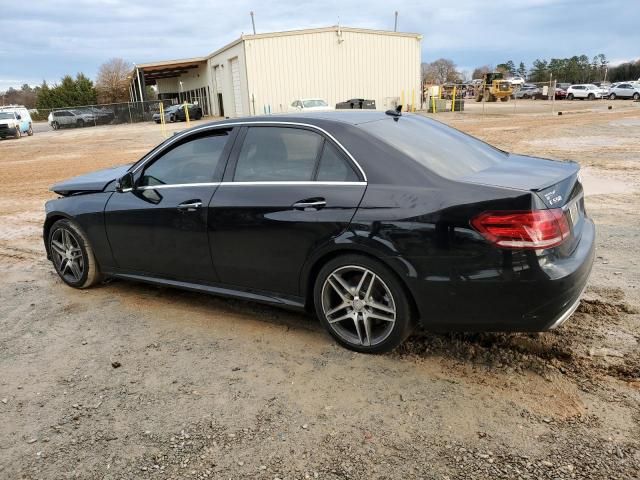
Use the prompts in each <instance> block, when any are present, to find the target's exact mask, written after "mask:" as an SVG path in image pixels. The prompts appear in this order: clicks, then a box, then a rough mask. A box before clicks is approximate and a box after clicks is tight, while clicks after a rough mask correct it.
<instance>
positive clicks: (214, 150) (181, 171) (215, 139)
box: [140, 132, 228, 186]
mask: <svg viewBox="0 0 640 480" xmlns="http://www.w3.org/2000/svg"><path fill="white" fill-rule="evenodd" d="M227 138H228V132H222V133H219V134H217V135H211V136H207V137H200V138H196V139H194V140H190V141H187V142H186V143H183V144H180V145H178V146H177V147H175V148H173V149H171V150H170V151H169V152H167V153H165V154H164V155H162V156H161V157H160V158H159V159H158V160H156V161H155V162H153V163H152V164H151V165H150V166H149V167H148V168H146V169H145V171H144V174H143V175H142V178H141V179H140V185H142V186H144V185H165V184H166V185H172V184H182V183H206V182H211V181H212V180H213V175H214V173H215V170H216V167H217V166H218V162H219V161H220V157H221V156H222V150H223V149H224V146H225V144H226V143H227Z"/></svg>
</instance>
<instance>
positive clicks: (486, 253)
mask: <svg viewBox="0 0 640 480" xmlns="http://www.w3.org/2000/svg"><path fill="white" fill-rule="evenodd" d="M541 207H542V208H544V205H542V201H541V200H540V198H539V197H538V196H537V195H536V194H534V193H532V192H526V191H521V190H509V189H505V188H499V187H489V186H482V185H474V184H468V183H457V182H452V181H451V182H449V181H447V182H445V183H443V184H442V186H441V187H440V188H424V189H419V188H399V187H397V186H389V185H369V186H368V188H367V192H366V194H365V196H364V198H363V200H362V203H361V207H360V208H359V209H358V212H357V214H356V215H355V217H354V219H353V221H352V223H351V225H350V227H349V231H350V232H351V235H350V237H349V239H348V241H349V242H352V243H354V244H360V245H362V246H363V248H367V249H369V250H370V251H372V252H377V254H378V255H380V256H382V257H383V259H384V261H385V262H386V263H388V264H389V265H390V266H391V267H392V268H393V269H394V270H395V271H396V272H397V273H398V275H399V276H400V277H401V278H402V279H403V281H404V282H405V283H406V285H407V287H408V288H409V290H410V291H411V293H412V296H413V298H414V300H415V303H416V306H417V309H418V312H419V316H420V321H421V323H422V324H423V326H425V327H426V328H430V329H444V330H451V329H454V330H455V329H459V330H541V329H544V328H546V327H547V326H548V325H549V323H550V321H551V319H552V317H553V315H551V313H553V312H556V311H557V312H560V311H561V310H562V308H563V306H565V303H566V297H567V295H568V296H569V297H571V298H574V297H572V293H573V294H575V295H579V293H580V292H579V291H578V292H577V293H576V292H575V290H576V289H578V290H581V287H582V286H584V282H586V276H587V275H588V271H589V270H590V265H591V262H590V261H589V258H588V257H589V255H592V254H593V250H592V243H591V244H590V243H589V242H590V241H591V242H592V239H591V240H590V239H589V238H586V239H585V238H583V239H582V240H583V241H584V245H585V248H587V250H588V251H586V252H582V251H581V252H577V250H579V249H576V250H575V251H574V252H573V253H572V255H577V256H578V257H580V260H579V261H577V260H575V257H573V256H569V257H567V256H566V255H563V254H562V250H561V248H555V249H549V250H544V251H535V250H508V249H500V248H496V247H495V246H494V245H492V244H490V243H489V242H487V241H486V240H485V239H484V238H483V237H482V236H481V235H480V234H479V233H478V232H477V231H475V230H474V229H473V228H472V227H471V226H470V223H469V221H470V219H471V218H473V217H474V216H476V215H478V214H480V213H482V212H484V211H489V210H522V211H527V210H532V209H538V208H541ZM589 224H590V221H585V222H584V228H588V225H589ZM583 264H586V265H587V267H584V266H583ZM563 265H564V266H563ZM585 268H586V270H585ZM578 270H579V271H578ZM585 272H586V273H585ZM572 279H574V280H578V282H577V283H576V284H575V285H576V287H575V288H573V287H570V286H569V283H568V282H569V281H571V280H572ZM545 304H547V305H548V308H547V310H546V311H545V315H541V314H536V313H535V311H536V310H537V309H538V308H540V306H542V305H545Z"/></svg>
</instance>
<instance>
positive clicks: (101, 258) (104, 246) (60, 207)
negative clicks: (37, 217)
mask: <svg viewBox="0 0 640 480" xmlns="http://www.w3.org/2000/svg"><path fill="white" fill-rule="evenodd" d="M112 193H113V192H96V193H88V194H81V195H80V194H79V195H74V196H70V197H62V198H57V199H55V200H49V201H48V202H47V203H46V204H45V212H46V221H45V231H44V237H45V238H44V242H45V246H46V248H47V254H49V251H48V248H49V246H48V231H49V228H50V227H51V225H52V224H53V222H55V219H57V218H62V217H64V218H68V219H70V220H73V221H74V222H76V223H77V224H78V225H79V226H80V228H81V229H82V231H83V232H84V233H85V234H86V235H87V237H88V238H89V241H90V242H91V246H92V248H93V253H94V255H95V257H96V260H97V262H98V265H99V266H100V268H101V269H111V268H112V267H113V266H114V260H113V256H112V255H111V248H110V246H109V242H108V241H107V235H106V231H105V228H104V208H105V205H106V203H107V201H108V200H109V197H110V196H111V194H112Z"/></svg>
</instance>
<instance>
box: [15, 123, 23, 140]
mask: <svg viewBox="0 0 640 480" xmlns="http://www.w3.org/2000/svg"><path fill="white" fill-rule="evenodd" d="M21 136H22V131H21V130H20V125H16V133H15V134H14V137H13V138H20V137H21Z"/></svg>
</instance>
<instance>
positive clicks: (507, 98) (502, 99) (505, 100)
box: [500, 97, 509, 102]
mask: <svg viewBox="0 0 640 480" xmlns="http://www.w3.org/2000/svg"><path fill="white" fill-rule="evenodd" d="M500 101H501V102H508V101H509V97H502V98H501V99H500Z"/></svg>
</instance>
